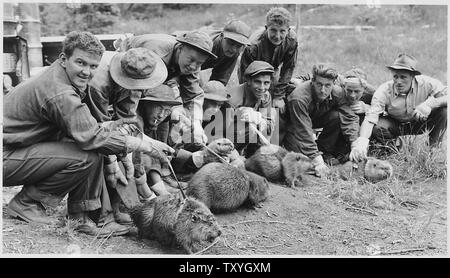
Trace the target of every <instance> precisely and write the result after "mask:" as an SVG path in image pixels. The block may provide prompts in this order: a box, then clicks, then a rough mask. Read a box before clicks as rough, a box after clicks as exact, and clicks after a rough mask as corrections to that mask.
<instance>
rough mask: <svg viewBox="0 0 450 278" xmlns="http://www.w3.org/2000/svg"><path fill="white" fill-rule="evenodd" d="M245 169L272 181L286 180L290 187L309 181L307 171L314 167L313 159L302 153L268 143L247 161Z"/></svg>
mask: <svg viewBox="0 0 450 278" xmlns="http://www.w3.org/2000/svg"><path fill="white" fill-rule="evenodd" d="M245 169H247V170H248V171H251V172H254V173H257V174H259V175H261V176H263V177H265V178H267V179H268V180H269V181H271V182H282V181H285V182H286V183H287V185H288V186H289V187H294V186H301V185H303V184H305V183H307V175H306V173H307V172H309V171H312V170H313V169H314V167H313V165H312V162H311V159H309V158H308V157H307V156H305V155H303V154H301V153H295V152H288V151H287V150H286V149H284V148H283V147H280V146H277V145H266V146H262V147H260V148H259V149H258V150H257V151H256V152H255V153H254V154H253V155H252V156H251V157H249V158H248V159H247V160H246V161H245Z"/></svg>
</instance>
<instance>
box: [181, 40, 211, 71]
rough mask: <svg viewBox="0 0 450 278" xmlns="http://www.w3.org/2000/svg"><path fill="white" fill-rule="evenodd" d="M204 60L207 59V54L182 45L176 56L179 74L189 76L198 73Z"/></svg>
mask: <svg viewBox="0 0 450 278" xmlns="http://www.w3.org/2000/svg"><path fill="white" fill-rule="evenodd" d="M206 59H208V55H207V54H204V53H202V52H200V51H198V50H195V48H192V47H188V46H186V45H183V46H182V47H181V50H180V54H179V56H178V65H179V67H180V71H181V74H191V73H194V72H196V71H199V70H200V68H201V66H202V64H203V63H204V62H205V61H206Z"/></svg>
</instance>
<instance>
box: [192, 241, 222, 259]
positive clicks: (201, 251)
mask: <svg viewBox="0 0 450 278" xmlns="http://www.w3.org/2000/svg"><path fill="white" fill-rule="evenodd" d="M219 240H220V237H218V238H216V240H215V241H214V242H213V243H211V244H210V245H209V246H208V247H206V248H205V249H203V250H200V251H198V252H197V253H194V255H198V254H201V253H203V252H205V251H206V250H208V249H209V248H211V247H213V246H214V245H215V244H216V243H217V242H219Z"/></svg>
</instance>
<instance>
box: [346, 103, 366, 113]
mask: <svg viewBox="0 0 450 278" xmlns="http://www.w3.org/2000/svg"><path fill="white" fill-rule="evenodd" d="M369 107H370V105H368V104H365V103H364V102H363V101H357V102H356V103H354V104H352V105H350V108H351V109H352V110H353V112H355V113H356V114H364V113H366V112H367V110H368V109H369Z"/></svg>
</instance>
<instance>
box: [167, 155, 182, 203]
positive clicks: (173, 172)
mask: <svg viewBox="0 0 450 278" xmlns="http://www.w3.org/2000/svg"><path fill="white" fill-rule="evenodd" d="M167 165H169V169H170V171H171V172H172V175H173V177H174V178H175V180H176V181H177V184H178V189H180V191H181V195H182V196H183V199H186V194H184V191H183V188H181V184H180V182H179V181H178V178H177V175H175V171H174V170H173V167H172V164H170V161H169V160H168V159H167Z"/></svg>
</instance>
